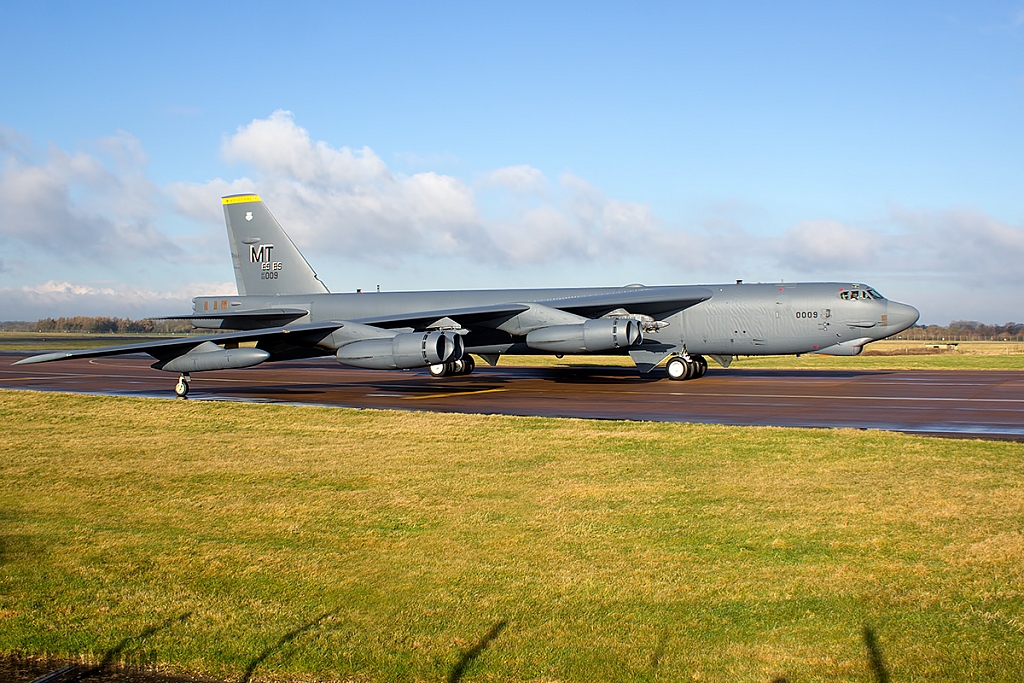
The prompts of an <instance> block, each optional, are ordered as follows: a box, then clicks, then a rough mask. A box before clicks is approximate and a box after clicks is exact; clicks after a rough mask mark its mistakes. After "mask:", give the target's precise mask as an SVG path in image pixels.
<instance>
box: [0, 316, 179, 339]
mask: <svg viewBox="0 0 1024 683" xmlns="http://www.w3.org/2000/svg"><path fill="white" fill-rule="evenodd" d="M0 329H2V330H3V331H5V332H83V333H89V334H112V333H117V334H175V333H182V332H191V331H192V323H190V322H189V321H187V320H151V319H144V320H132V319H131V318H107V317H103V316H98V317H92V316H87V315H76V316H74V317H72V318H43V319H42V320H37V321H35V322H25V321H9V322H4V323H0Z"/></svg>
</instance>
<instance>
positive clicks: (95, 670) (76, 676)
mask: <svg viewBox="0 0 1024 683" xmlns="http://www.w3.org/2000/svg"><path fill="white" fill-rule="evenodd" d="M190 616H192V613H191V612H186V613H185V614H182V615H181V616H177V617H170V618H168V619H165V620H163V621H162V622H160V623H159V624H153V625H151V626H147V627H146V628H144V629H142V631H141V632H140V633H139V634H138V635H135V636H127V637H126V638H123V639H122V640H121V642H119V643H118V644H117V645H115V646H114V647H112V648H110V649H109V650H107V651H106V652H104V653H103V659H101V660H100V663H99V664H97V665H96V666H91V667H88V668H86V669H82V670H78V669H79V666H78V665H76V664H69V665H68V666H65V667H64V668H63V669H59V670H57V671H54V672H52V673H49V674H46V675H45V676H42V677H41V678H37V679H36V680H35V681H33V683H48V682H49V681H58V680H62V679H65V677H66V680H70V681H81V680H84V679H86V678H93V677H94V676H99V675H101V674H104V673H106V672H107V669H108V668H109V667H110V665H111V664H113V663H114V660H116V659H117V657H118V655H120V654H121V653H122V652H124V651H125V650H126V649H127V648H128V646H129V645H131V644H132V643H134V642H137V641H140V640H145V639H146V638H149V637H150V636H152V635H153V634H155V633H159V632H160V631H163V630H164V629H167V628H170V627H171V626H173V625H174V624H182V623H185V621H187V620H188V618H189V617H190Z"/></svg>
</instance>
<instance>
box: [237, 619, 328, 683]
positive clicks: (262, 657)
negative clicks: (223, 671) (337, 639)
mask: <svg viewBox="0 0 1024 683" xmlns="http://www.w3.org/2000/svg"><path fill="white" fill-rule="evenodd" d="M337 613H338V609H332V610H331V611H330V612H324V613H323V614H321V615H320V616H318V617H317V618H316V619H313V620H312V621H309V622H306V623H305V624H303V625H302V626H299V627H298V628H296V629H293V630H291V631H289V632H288V633H285V634H284V635H283V636H281V637H280V638H278V640H277V642H276V643H274V644H273V645H271V646H270V647H268V648H267V649H265V650H264V651H263V652H261V653H259V655H257V656H256V658H255V659H254V660H252V661H251V662H249V666H247V667H246V668H245V673H244V674H242V679H241V681H239V683H249V679H250V678H252V674H253V672H255V671H256V668H257V667H258V666H259V665H260V664H262V663H263V662H265V661H266V660H267V658H268V657H270V655H272V654H274V653H275V652H277V651H278V650H280V649H281V648H282V647H284V646H285V645H287V644H288V643H290V642H291V641H293V640H295V639H296V638H297V637H298V636H300V635H302V634H303V633H306V632H307V631H311V630H313V629H314V628H316V627H317V626H319V625H320V622H322V621H323V620H324V619H326V618H327V617H330V616H334V615H335V614H337Z"/></svg>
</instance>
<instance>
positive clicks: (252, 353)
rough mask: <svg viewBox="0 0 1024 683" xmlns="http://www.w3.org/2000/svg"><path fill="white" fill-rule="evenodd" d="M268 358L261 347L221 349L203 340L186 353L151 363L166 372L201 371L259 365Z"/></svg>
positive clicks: (267, 354)
mask: <svg viewBox="0 0 1024 683" xmlns="http://www.w3.org/2000/svg"><path fill="white" fill-rule="evenodd" d="M268 358H270V354H269V353H268V352H266V351H264V350H263V349H250V348H241V349H223V348H221V347H220V346H218V345H216V344H214V343H213V342H203V343H202V344H199V345H198V346H196V347H194V348H193V349H192V350H191V351H189V352H188V353H183V354H182V355H180V356H178V357H177V358H172V359H171V360H169V361H160V362H157V363H154V364H153V367H154V368H156V369H157V370H164V371H166V372H183V373H189V372H203V371H204V370H235V369H238V368H248V367H251V366H253V365H259V364H260V363H262V362H263V361H265V360H267V359H268Z"/></svg>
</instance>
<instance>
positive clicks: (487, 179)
mask: <svg viewBox="0 0 1024 683" xmlns="http://www.w3.org/2000/svg"><path fill="white" fill-rule="evenodd" d="M547 184H548V179H547V178H546V177H544V173H542V172H541V171H540V170H539V169H536V168H533V167H532V166H527V165H525V164H524V165H521V166H506V167H505V168H499V169H497V170H495V171H491V172H490V173H485V174H484V176H483V178H482V179H481V185H482V186H484V187H504V188H506V189H509V190H513V191H515V192H525V193H535V194H543V193H544V192H545V190H546V189H547Z"/></svg>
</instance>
